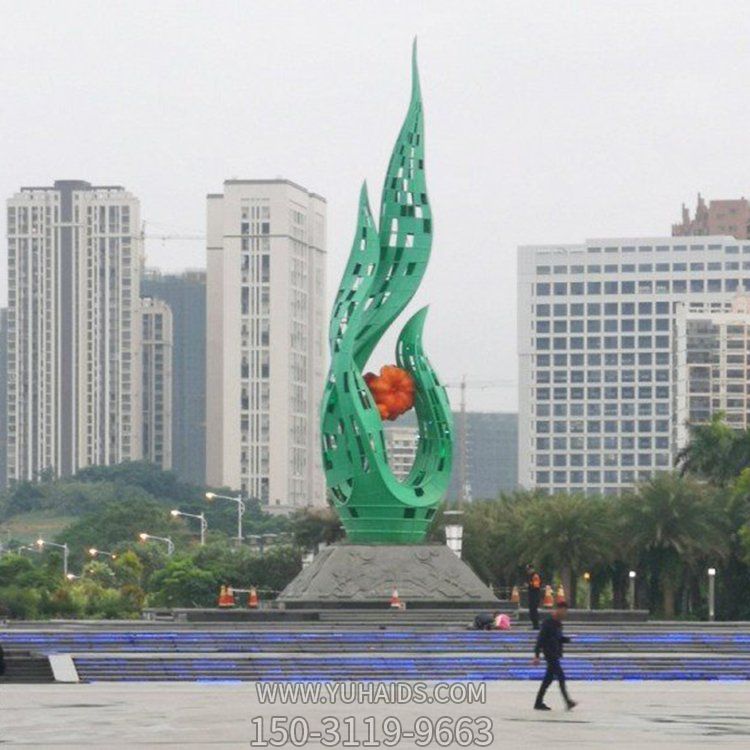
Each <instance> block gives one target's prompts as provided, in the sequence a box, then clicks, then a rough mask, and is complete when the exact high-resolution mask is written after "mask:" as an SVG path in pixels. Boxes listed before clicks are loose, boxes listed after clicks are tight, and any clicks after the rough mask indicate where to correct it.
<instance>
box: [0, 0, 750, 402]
mask: <svg viewBox="0 0 750 750" xmlns="http://www.w3.org/2000/svg"><path fill="white" fill-rule="evenodd" d="M747 11H748V6H747V3H746V2H715V1H713V0H712V2H705V0H702V1H701V2H692V1H689V0H680V1H679V2H667V1H665V0H660V1H659V2H653V1H652V2H635V1H633V0H630V1H629V2H601V1H597V2H583V1H579V2H564V3H563V2H557V3H555V2H549V1H547V2H538V3H537V2H514V3H508V2H472V1H471V0H461V2H456V1H455V0H454V1H453V2H442V1H440V0H435V1H434V2H422V3H420V2H416V1H415V0H411V1H410V2H403V1H402V2H392V1H391V0H379V1H378V2H375V1H372V2H360V1H357V0H352V1H351V2H340V1H338V0H328V1H327V2H323V1H322V0H305V1H304V2H284V1H283V0H268V1H267V2H221V1H220V0H213V2H184V1H183V2H154V0H151V2H143V1H142V0H129V1H128V2H111V1H108V2H98V3H91V2H81V1H76V0H68V1H67V2H65V3H58V2H45V3H41V2H29V1H28V0H24V2H18V0H0V19H2V20H1V23H2V34H1V35H0V90H1V91H2V99H1V100H0V194H1V195H2V197H3V198H6V197H8V196H10V195H11V194H12V193H13V192H15V191H16V190H17V189H18V188H19V187H20V186H21V185H39V184H49V183H51V182H52V181H53V180H55V179H69V178H80V179H87V180H91V181H92V182H97V183H117V184H122V185H124V186H126V187H127V188H128V189H130V190H131V191H133V192H134V193H135V194H136V195H137V196H138V197H139V198H140V200H141V205H142V213H143V217H144V219H145V220H146V222H147V224H148V225H150V231H152V232H155V233H160V234H161V233H186V232H187V233H192V232H194V233H202V232H203V231H204V203H205V194H206V193H207V192H217V191H219V190H220V189H221V184H222V182H223V180H224V179H226V178H231V177H244V178H262V177H276V176H284V177H287V178H289V179H292V180H294V181H296V182H299V183H301V184H303V185H305V186H306V187H308V188H309V189H311V190H314V191H316V192H319V193H321V194H322V195H324V196H325V197H326V198H327V200H328V210H329V213H328V218H329V247H328V261H329V263H328V272H329V297H330V296H332V294H333V293H334V291H335V287H336V285H337V283H338V279H339V274H340V272H341V270H342V268H343V264H344V262H345V258H346V255H347V253H348V251H349V247H350V244H351V240H352V232H353V230H354V221H355V213H356V212H355V208H356V200H357V192H358V188H359V184H360V182H361V180H362V179H363V178H367V179H368V180H369V183H370V186H371V191H372V197H373V202H377V200H378V198H379V192H380V187H381V182H382V179H383V174H384V170H385V167H386V163H387V159H388V156H389V153H390V149H391V147H392V145H393V141H394V139H395V137H396V134H397V131H398V128H399V126H400V124H401V119H402V117H403V115H404V113H405V110H406V105H407V101H408V93H409V53H410V49H409V48H410V43H411V39H412V37H413V36H414V35H415V34H416V35H418V37H419V58H420V69H421V77H422V90H423V96H424V102H425V112H426V128H427V133H426V148H427V170H428V173H427V178H428V187H429V191H430V198H431V201H432V204H433V211H434V216H435V219H434V225H435V241H434V244H433V251H432V260H431V265H430V268H429V269H428V271H427V275H426V278H425V280H424V282H423V284H422V287H421V289H420V291H419V292H418V295H417V298H416V299H415V300H414V302H413V303H412V308H415V307H416V305H418V304H424V303H427V302H429V303H430V304H431V311H430V318H429V319H428V323H427V333H426V344H427V350H428V352H429V353H430V355H431V357H432V359H433V362H434V364H435V365H436V368H437V370H438V372H439V373H440V375H441V376H442V378H443V380H446V381H451V380H456V379H458V378H459V377H460V375H461V374H462V373H466V374H467V375H468V377H469V378H471V379H474V380H493V379H499V378H510V379H513V380H515V379H516V358H515V350H516V342H515V335H516V334H515V296H516V295H515V253H516V250H515V248H516V246H517V245H519V244H528V243H536V242H540V243H547V242H578V241H581V240H583V239H584V238H586V237H603V236H625V235H658V234H668V233H669V228H670V224H671V222H672V221H675V220H677V219H678V216H679V208H680V203H681V202H682V201H686V202H689V204H690V206H691V208H692V207H693V204H694V200H695V193H696V192H697V191H698V190H701V191H702V192H703V193H704V195H706V196H707V197H709V198H710V197H713V198H727V197H736V196H740V195H748V194H750V189H749V188H748V185H750V173H749V170H750V166H749V165H750V136H748V123H749V122H750V118H748V106H750V105H748V94H747V90H746V86H745V84H746V82H747V81H748V80H750V51H749V48H748V39H749V38H750V14H748V12H747ZM0 230H1V231H2V234H3V236H4V234H5V212H4V211H3V212H2V218H1V219H0ZM146 250H147V255H148V262H149V264H150V265H158V266H161V267H162V268H164V269H180V268H183V267H195V266H203V265H204V258H205V249H204V246H203V244H202V243H200V242H187V241H185V242H168V243H160V242H149V243H147V247H146ZM5 258H6V247H5V242H3V243H2V264H3V273H2V281H1V282H0V283H1V286H0V295H2V298H3V299H4V298H5V296H6V279H5V272H4V267H5ZM391 359H393V357H392V354H390V353H389V352H384V353H382V355H381V356H379V357H377V358H376V359H375V360H374V361H373V362H372V365H373V367H375V366H379V365H380V364H382V363H384V362H385V361H387V360H391ZM515 405H516V392H515V389H514V388H506V389H491V390H486V391H475V392H472V393H470V395H469V406H470V408H474V409H488V410H504V409H511V408H514V407H515Z"/></svg>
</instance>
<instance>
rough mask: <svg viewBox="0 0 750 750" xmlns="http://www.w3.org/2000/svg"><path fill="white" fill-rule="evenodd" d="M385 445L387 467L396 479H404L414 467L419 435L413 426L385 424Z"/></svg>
mask: <svg viewBox="0 0 750 750" xmlns="http://www.w3.org/2000/svg"><path fill="white" fill-rule="evenodd" d="M385 445H386V450H387V452H388V466H389V467H390V469H391V471H392V472H393V474H394V476H395V477H396V479H400V480H403V479H406V477H407V476H408V475H409V472H410V471H411V467H412V466H413V465H414V459H415V458H416V456H417V446H418V445H419V433H418V431H417V428H416V426H414V425H397V424H387V425H386V427H385Z"/></svg>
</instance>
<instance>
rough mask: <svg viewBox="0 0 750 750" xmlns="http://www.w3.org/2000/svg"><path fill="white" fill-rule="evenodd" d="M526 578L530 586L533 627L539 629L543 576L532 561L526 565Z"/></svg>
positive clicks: (530, 611)
mask: <svg viewBox="0 0 750 750" xmlns="http://www.w3.org/2000/svg"><path fill="white" fill-rule="evenodd" d="M526 578H527V581H528V588H529V617H530V618H531V629H532V630H539V600H540V599H541V596H542V577H541V576H540V575H539V573H537V572H536V569H535V568H534V566H533V565H532V564H531V563H529V564H528V565H527V566H526Z"/></svg>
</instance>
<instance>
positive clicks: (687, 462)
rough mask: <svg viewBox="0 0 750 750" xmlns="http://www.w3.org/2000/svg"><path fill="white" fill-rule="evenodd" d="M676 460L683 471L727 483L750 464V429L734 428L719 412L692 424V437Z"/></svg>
mask: <svg viewBox="0 0 750 750" xmlns="http://www.w3.org/2000/svg"><path fill="white" fill-rule="evenodd" d="M676 463H677V465H678V466H679V468H680V473H681V474H683V475H685V474H692V475H694V476H696V477H699V478H701V479H706V480H708V481H710V482H713V483H715V484H717V485H719V486H721V487H723V486H726V485H727V484H729V483H730V482H731V481H733V480H734V479H735V477H737V476H738V475H739V474H740V472H741V471H742V470H743V469H745V468H747V467H748V466H750V431H748V430H735V429H733V428H732V427H730V426H729V425H728V424H727V423H726V422H725V421H724V414H723V413H722V412H717V413H716V414H714V415H713V417H712V418H711V421H710V422H708V423H707V424H697V425H691V426H690V440H689V442H688V444H687V445H686V446H685V447H684V448H683V449H682V450H681V451H680V452H679V453H678V454H677V461H676Z"/></svg>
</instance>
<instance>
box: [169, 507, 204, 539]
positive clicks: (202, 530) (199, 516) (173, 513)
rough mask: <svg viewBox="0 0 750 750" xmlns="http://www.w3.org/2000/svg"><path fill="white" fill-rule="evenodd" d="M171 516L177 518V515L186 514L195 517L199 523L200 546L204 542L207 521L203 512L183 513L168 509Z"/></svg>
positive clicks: (188, 516)
mask: <svg viewBox="0 0 750 750" xmlns="http://www.w3.org/2000/svg"><path fill="white" fill-rule="evenodd" d="M170 512H171V515H172V518H177V517H178V516H186V517H187V518H197V519H198V520H199V521H200V523H201V547H202V546H203V545H204V544H205V543H206V532H207V531H208V521H206V516H205V515H203V513H185V512H184V511H181V510H177V509H175V510H173V511H170Z"/></svg>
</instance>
